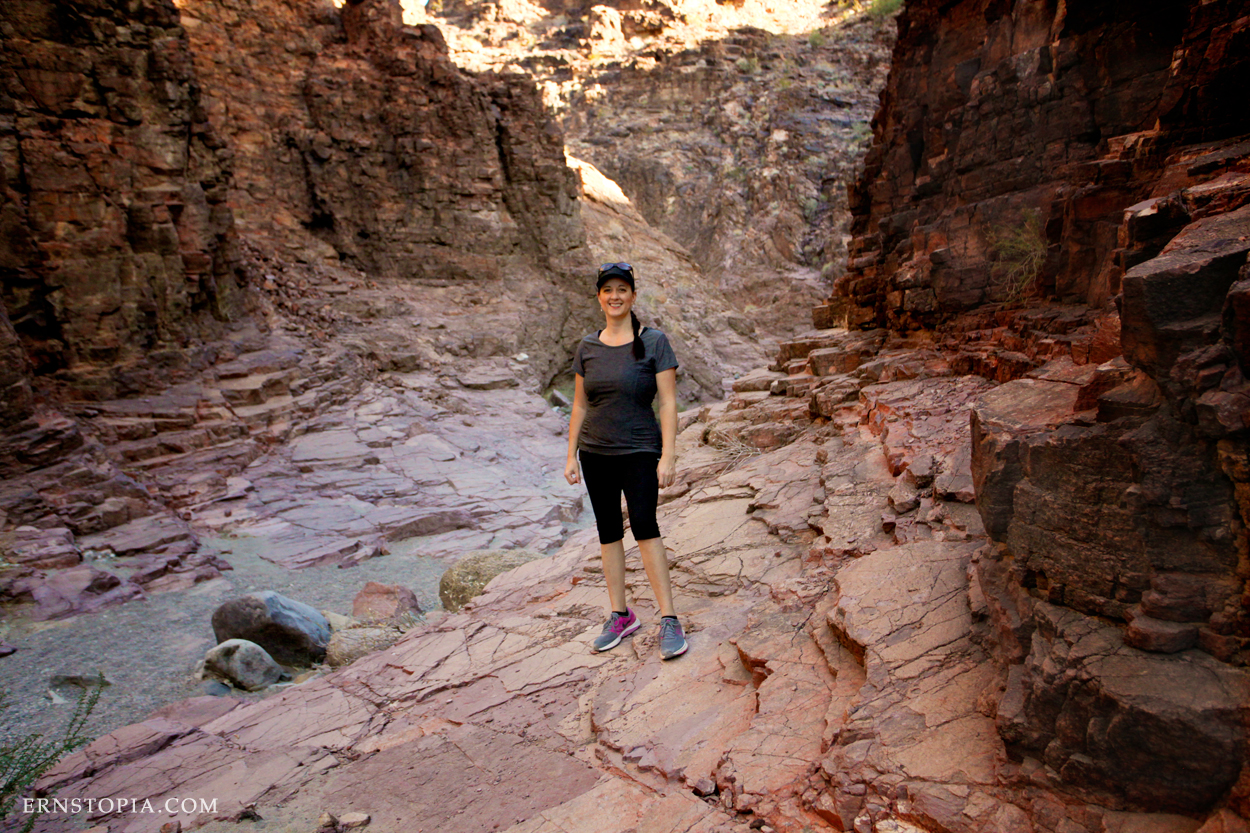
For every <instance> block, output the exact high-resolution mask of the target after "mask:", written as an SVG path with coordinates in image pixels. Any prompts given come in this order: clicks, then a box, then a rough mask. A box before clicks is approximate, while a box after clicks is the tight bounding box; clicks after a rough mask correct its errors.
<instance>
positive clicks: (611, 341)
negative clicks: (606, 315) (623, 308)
mask: <svg viewBox="0 0 1250 833" xmlns="http://www.w3.org/2000/svg"><path fill="white" fill-rule="evenodd" d="M599 340H600V341H602V342H603V343H604V344H607V345H608V346H610V347H618V346H620V345H622V344H628V343H629V342H631V341H633V340H634V324H633V322H632V321H631V320H630V319H628V318H625V319H620V320H616V321H613V320H612V319H608V321H607V325H606V326H605V327H604V328H603V329H602V330H600V331H599Z"/></svg>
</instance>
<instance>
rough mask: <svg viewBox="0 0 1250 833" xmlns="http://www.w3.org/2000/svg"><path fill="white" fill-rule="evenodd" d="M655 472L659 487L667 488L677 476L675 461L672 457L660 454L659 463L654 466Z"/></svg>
mask: <svg viewBox="0 0 1250 833" xmlns="http://www.w3.org/2000/svg"><path fill="white" fill-rule="evenodd" d="M655 474H656V476H657V477H658V478H659V480H660V488H661V489H667V488H668V487H669V486H672V485H673V480H675V479H676V477H677V461H676V460H675V459H673V458H672V457H668V456H664V455H661V456H660V463H659V465H657V466H656V467H655Z"/></svg>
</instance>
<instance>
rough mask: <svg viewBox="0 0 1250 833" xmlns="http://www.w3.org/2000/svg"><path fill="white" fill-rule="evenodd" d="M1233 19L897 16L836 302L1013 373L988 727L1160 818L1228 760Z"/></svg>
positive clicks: (1219, 7) (993, 578)
mask: <svg viewBox="0 0 1250 833" xmlns="http://www.w3.org/2000/svg"><path fill="white" fill-rule="evenodd" d="M1248 13H1250V4H1246V3H1231V4H1199V3H1182V2H1177V3H1167V4H1154V5H1152V6H1151V7H1150V9H1149V10H1131V11H1130V10H1127V9H1125V8H1121V7H1111V6H1107V7H1101V8H1100V9H1097V10H1095V9H1076V8H1074V7H1069V6H1064V5H1060V6H1057V7H1055V6H1051V5H1048V4H1032V3H1030V4H1017V5H1016V6H1014V7H1011V6H1005V5H1002V4H993V3H980V2H964V3H957V4H946V5H940V4H938V3H924V2H921V3H909V4H908V5H907V7H906V10H905V12H904V13H903V15H902V17H901V18H900V22H899V32H900V36H899V43H898V46H897V49H896V52H895V65H894V68H893V70H892V74H891V78H890V81H889V82H888V84H887V90H886V92H885V94H884V95H883V98H882V108H881V110H880V112H879V113H878V116H877V119H876V121H875V123H874V124H875V131H876V137H877V143H876V144H875V145H874V148H873V150H872V151H871V152H870V154H869V159H868V165H867V170H866V173H865V175H864V177H863V178H862V179H861V181H860V184H859V186H857V187H856V188H855V189H853V190H852V195H851V196H852V210H853V212H854V215H855V220H854V231H855V234H856V238H855V240H853V241H852V243H851V247H850V248H851V261H850V268H849V271H848V274H847V276H846V279H845V280H844V281H842V282H841V283H840V284H839V286H838V292H839V295H840V298H844V299H845V300H846V301H847V302H848V307H847V315H848V319H849V323H850V324H851V325H852V326H865V327H867V326H881V325H885V326H888V327H890V328H892V329H894V330H897V331H916V332H917V333H921V334H926V335H927V337H929V338H931V339H933V340H934V341H936V342H937V343H938V344H939V346H945V347H949V348H952V350H953V351H954V355H953V357H952V358H951V362H952V364H953V365H954V366H955V367H957V368H960V369H963V370H968V371H972V372H976V373H979V374H982V375H986V376H989V377H991V378H994V379H996V380H997V381H1000V382H1006V384H1003V385H1002V386H1000V387H997V388H995V389H993V390H991V391H989V392H987V393H985V394H984V395H982V396H981V397H980V398H979V399H978V400H977V402H976V404H975V405H974V407H973V409H972V455H971V456H972V466H971V471H972V475H973V480H974V485H975V490H976V496H977V505H978V508H979V509H980V511H981V514H982V518H983V520H984V522H985V526H986V530H987V532H988V533H989V535H990V537H991V538H992V539H993V540H994V541H995V542H996V543H995V546H994V547H993V549H992V551H990V552H989V553H988V554H987V556H986V557H984V558H982V559H980V560H978V561H977V563H976V565H975V569H974V574H975V576H976V582H977V584H976V592H977V593H984V597H985V599H986V600H987V602H986V607H985V611H984V615H985V618H986V622H987V624H988V625H989V626H990V632H991V633H992V635H993V636H992V644H993V645H994V653H995V655H996V656H997V658H998V660H999V661H1000V663H1001V666H1002V668H1003V671H1004V674H1005V677H1004V690H1003V691H1004V693H1003V695H1002V697H1001V698H1000V699H999V701H998V703H997V705H996V706H995V707H994V711H995V713H996V719H997V727H998V731H999V733H1000V735H1001V736H1002V737H1003V739H1004V740H1006V741H1007V742H1008V744H1009V746H1010V747H1011V748H1012V749H1013V750H1014V751H1015V752H1016V753H1017V754H1024V755H1035V756H1036V757H1037V758H1038V759H1039V760H1040V761H1042V762H1043V763H1044V764H1045V765H1047V766H1048V767H1050V768H1051V769H1052V770H1053V771H1054V772H1055V773H1057V774H1058V776H1059V777H1060V779H1061V780H1062V781H1063V782H1064V783H1065V784H1067V785H1068V787H1069V788H1071V789H1076V790H1091V791H1093V792H1094V794H1099V793H1102V794H1106V793H1110V794H1114V795H1116V796H1118V799H1119V800H1122V801H1127V802H1129V804H1130V805H1132V806H1139V807H1147V808H1152V809H1156V810H1179V811H1183V812H1195V811H1199V810H1203V809H1206V808H1208V807H1210V806H1211V805H1212V803H1213V802H1216V801H1218V800H1220V799H1221V798H1222V797H1224V796H1225V795H1227V793H1228V791H1229V789H1230V788H1232V786H1233V785H1234V783H1235V782H1237V780H1238V777H1239V775H1240V773H1241V772H1242V769H1243V767H1244V765H1245V762H1246V757H1245V750H1244V746H1245V734H1244V721H1245V717H1246V695H1245V687H1244V686H1245V675H1244V672H1243V671H1242V670H1240V668H1239V667H1242V666H1244V665H1245V664H1246V659H1247V653H1246V648H1247V645H1250V642H1248V641H1247V639H1250V605H1248V599H1247V595H1246V579H1247V577H1248V576H1250V562H1247V537H1246V520H1247V516H1248V515H1247V508H1248V507H1247V503H1246V498H1245V494H1246V485H1245V479H1246V465H1245V459H1246V457H1245V448H1246V442H1247V439H1248V437H1250V434H1248V431H1247V429H1248V428H1250V423H1248V422H1247V420H1246V415H1247V410H1246V406H1247V404H1250V390H1248V389H1247V385H1246V382H1245V376H1244V373H1245V370H1246V368H1247V367H1250V364H1248V362H1250V355H1247V353H1246V352H1245V344H1244V340H1243V338H1242V336H1241V335H1240V333H1242V332H1243V331H1244V329H1245V324H1244V316H1245V312H1244V309H1243V306H1244V304H1243V303H1242V300H1241V299H1242V295H1243V294H1244V292H1245V289H1244V286H1245V284H1244V279H1245V276H1246V274H1247V273H1246V268H1247V267H1246V262H1247V254H1248V253H1250V244H1248V243H1247V242H1246V241H1247V239H1248V236H1250V235H1248V232H1250V213H1247V212H1248V211H1250V209H1248V208H1247V207H1246V204H1247V202H1250V143H1247V142H1246V137H1245V134H1246V132H1247V130H1248V129H1250V119H1248V116H1247V112H1246V111H1245V109H1244V108H1243V107H1241V106H1240V105H1239V104H1238V96H1237V95H1235V94H1230V90H1232V89H1234V88H1236V87H1237V85H1239V84H1244V82H1245V80H1246V79H1247V76H1248V74H1250V65H1248V64H1247V62H1246V58H1245V55H1246V54H1247V53H1246V46H1247V44H1248V43H1250V16H1248ZM1013 240H1014V241H1015V242H1016V243H1017V244H1018V245H1015V246H1014V247H1013V246H1012V245H1005V244H1004V241H1008V242H1010V241H1013ZM1030 258H1031V259H1032V260H1030ZM1030 296H1031V297H1030ZM1039 296H1040V297H1039ZM1026 299H1028V302H1029V304H1030V306H1031V308H1030V309H1021V308H1020V307H1021V306H1022V305H1023V302H1025V301H1026ZM988 302H998V303H988ZM829 317H830V312H829V310H818V315H817V320H818V321H821V320H822V319H827V318H829ZM1196 739H1200V740H1198V741H1197V742H1196Z"/></svg>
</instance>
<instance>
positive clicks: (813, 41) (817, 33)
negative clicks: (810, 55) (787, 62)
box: [807, 29, 825, 49]
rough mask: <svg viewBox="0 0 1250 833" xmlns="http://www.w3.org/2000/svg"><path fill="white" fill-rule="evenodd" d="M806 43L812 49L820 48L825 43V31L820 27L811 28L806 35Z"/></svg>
mask: <svg viewBox="0 0 1250 833" xmlns="http://www.w3.org/2000/svg"><path fill="white" fill-rule="evenodd" d="M807 45H808V46H810V47H811V48H812V49H820V47H822V46H824V45H825V33H824V32H822V31H821V30H820V29H813V30H812V31H811V34H809V35H808V36H807Z"/></svg>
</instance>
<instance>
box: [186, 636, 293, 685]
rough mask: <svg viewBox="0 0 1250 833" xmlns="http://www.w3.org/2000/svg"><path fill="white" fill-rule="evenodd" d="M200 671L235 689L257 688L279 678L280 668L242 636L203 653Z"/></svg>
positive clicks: (262, 649) (264, 652) (264, 651)
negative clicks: (202, 664)
mask: <svg viewBox="0 0 1250 833" xmlns="http://www.w3.org/2000/svg"><path fill="white" fill-rule="evenodd" d="M204 673H205V674H207V675H210V676H213V677H217V678H218V679H220V680H224V681H225V682H228V683H230V684H231V685H233V686H235V687H236V688H242V689H245V690H247V691H259V690H260V689H262V688H267V687H269V686H271V685H273V684H274V683H276V682H278V681H279V680H280V679H282V669H281V668H280V667H279V666H278V663H276V662H274V661H273V657H271V656H269V652H267V651H266V650H265V649H264V648H262V647H260V646H259V645H257V644H256V643H255V642H248V641H247V640H246V639H228V640H226V641H225V642H223V643H221V644H220V645H218V646H217V647H215V648H210V649H209V651H208V653H207V654H205V655H204Z"/></svg>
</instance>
